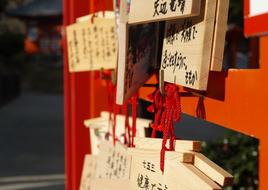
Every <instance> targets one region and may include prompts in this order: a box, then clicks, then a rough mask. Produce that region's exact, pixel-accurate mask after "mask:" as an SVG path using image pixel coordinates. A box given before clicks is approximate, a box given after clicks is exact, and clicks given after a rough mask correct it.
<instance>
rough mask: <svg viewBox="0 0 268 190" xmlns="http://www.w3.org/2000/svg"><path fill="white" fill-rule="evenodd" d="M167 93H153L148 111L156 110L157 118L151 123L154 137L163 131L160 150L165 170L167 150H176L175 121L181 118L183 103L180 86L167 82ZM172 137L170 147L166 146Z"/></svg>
mask: <svg viewBox="0 0 268 190" xmlns="http://www.w3.org/2000/svg"><path fill="white" fill-rule="evenodd" d="M164 91H165V95H164V96H163V95H162V94H161V93H160V90H157V91H156V92H154V93H153V94H152V95H151V99H152V100H153V104H152V105H151V106H149V107H148V111H151V112H154V114H155V119H154V123H153V124H152V125H151V127H152V128H153V132H152V137H155V133H156V131H161V132H163V140H162V148H161V152H160V169H161V171H162V172H164V165H165V152H166V151H174V141H175V134H174V122H178V121H180V119H181V103H180V93H179V88H178V87H177V86H176V85H174V84H166V85H165V87H164ZM168 137H169V138H170V141H169V148H167V147H166V143H167V139H168Z"/></svg>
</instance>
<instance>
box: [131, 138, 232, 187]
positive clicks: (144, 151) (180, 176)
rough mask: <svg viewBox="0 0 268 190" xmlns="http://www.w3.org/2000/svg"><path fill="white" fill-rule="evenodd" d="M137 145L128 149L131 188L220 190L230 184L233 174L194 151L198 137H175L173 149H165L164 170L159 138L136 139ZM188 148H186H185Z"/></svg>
mask: <svg viewBox="0 0 268 190" xmlns="http://www.w3.org/2000/svg"><path fill="white" fill-rule="evenodd" d="M136 140H137V141H138V142H139V143H138V144H139V146H138V147H137V146H136V147H135V148H131V149H129V153H130V154H131V156H132V161H131V176H130V187H131V188H130V189H131V190H142V189H152V190H158V189H162V190H168V189H180V190H196V189H199V190H219V189H222V187H221V186H226V185H231V184H232V179H233V177H232V176H231V175H230V174H229V173H228V172H226V171H224V170H223V169H222V168H220V167H219V166H217V165H216V164H215V163H213V162H211V161H210V160H209V159H207V158H206V157H205V156H203V155H202V154H201V153H198V152H195V151H194V150H195V148H194V147H195V146H196V144H200V142H198V141H182V142H180V141H179V140H178V141H176V151H166V153H165V170H164V173H162V171H161V170H160V150H161V146H159V145H161V143H162V142H161V140H160V139H154V140H153V141H152V142H150V139H142V138H139V139H135V144H136ZM143 145H144V146H143ZM186 149H188V150H186Z"/></svg>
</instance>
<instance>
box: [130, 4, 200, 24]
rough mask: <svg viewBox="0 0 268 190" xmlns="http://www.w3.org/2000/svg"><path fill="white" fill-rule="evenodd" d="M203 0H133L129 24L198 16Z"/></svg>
mask: <svg viewBox="0 0 268 190" xmlns="http://www.w3.org/2000/svg"><path fill="white" fill-rule="evenodd" d="M200 2H201V0H146V1H144V0H131V5H130V12H129V20H128V23H129V24H137V23H146V22H155V21H161V20H168V19H176V18H183V17H189V16H197V15H199V12H200Z"/></svg>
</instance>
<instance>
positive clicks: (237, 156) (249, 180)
mask: <svg viewBox="0 0 268 190" xmlns="http://www.w3.org/2000/svg"><path fill="white" fill-rule="evenodd" d="M258 146H259V142H258V140H257V139H255V138H251V137H248V136H245V135H241V134H237V133H228V134H227V135H226V136H225V138H223V139H220V140H218V141H215V142H210V143H205V144H204V146H203V150H204V151H203V152H204V154H205V155H206V156H207V157H208V158H210V159H211V160H212V161H214V162H215V163H217V164H218V165H220V166H221V167H223V168H224V169H226V170H227V171H229V172H230V173H231V174H232V175H234V177H235V180H234V185H233V187H228V188H226V190H227V189H228V190H229V189H235V190H236V189H239V190H255V189H256V190H257V189H258V164H259V163H258Z"/></svg>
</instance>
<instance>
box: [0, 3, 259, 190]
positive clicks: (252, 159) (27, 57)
mask: <svg viewBox="0 0 268 190" xmlns="http://www.w3.org/2000/svg"><path fill="white" fill-rule="evenodd" d="M230 1H231V4H230V13H229V27H228V32H227V36H226V43H225V47H226V49H225V58H224V69H225V70H228V69H232V68H237V69H258V68H259V65H258V59H259V57H258V54H259V52H258V43H259V41H258V38H251V39H245V38H244V36H243V0H230ZM62 14H63V12H62V1H61V0H0V190H9V189H12V190H13V189H14V190H17V189H36V190H45V189H52V190H60V189H64V183H65V182H64V122H63V121H64V116H63V112H64V108H63V98H64V97H63V51H62V49H63V47H62V45H63V42H62V35H63V31H64V28H63V26H62V23H63V20H62V18H63V16H62ZM200 104H201V105H202V99H200ZM139 105H140V106H139V107H140V111H139V114H140V115H141V116H143V117H151V116H150V115H148V113H146V111H145V109H144V108H145V106H146V105H147V103H146V102H142V101H141V102H140V104H139ZM200 117H201V118H202V114H201V115H200ZM203 119H205V118H203ZM200 126H202V128H201V127H200ZM176 135H177V137H180V138H184V139H195V140H203V141H205V143H203V149H204V153H205V154H206V155H207V156H208V157H209V158H211V159H212V160H213V161H215V162H216V163H217V164H219V165H220V166H222V167H223V168H226V169H228V170H229V171H230V172H231V173H233V174H234V175H235V185H234V187H233V188H226V189H239V190H255V189H258V170H257V168H258V146H259V142H258V140H257V139H255V138H253V137H248V136H246V135H243V134H239V133H236V132H234V131H230V130H228V129H225V128H224V127H222V126H217V125H214V124H212V123H208V122H205V121H204V120H202V119H196V118H192V117H190V116H188V115H183V120H182V122H181V123H179V124H176Z"/></svg>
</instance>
